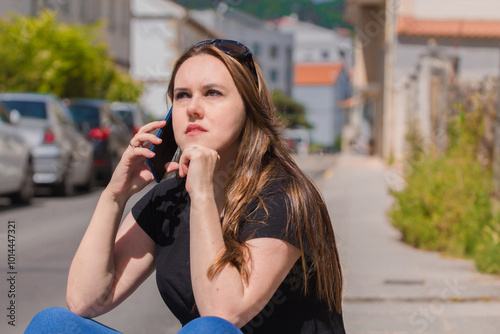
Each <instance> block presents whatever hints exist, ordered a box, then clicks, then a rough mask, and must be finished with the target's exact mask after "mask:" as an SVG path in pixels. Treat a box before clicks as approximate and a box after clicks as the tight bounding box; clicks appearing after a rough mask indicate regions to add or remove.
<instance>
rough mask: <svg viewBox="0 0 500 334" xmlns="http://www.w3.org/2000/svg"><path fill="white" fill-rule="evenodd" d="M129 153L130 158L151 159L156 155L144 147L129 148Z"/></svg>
mask: <svg viewBox="0 0 500 334" xmlns="http://www.w3.org/2000/svg"><path fill="white" fill-rule="evenodd" d="M129 152H130V155H131V157H137V156H143V157H146V158H152V157H154V156H155V155H156V154H155V152H153V151H151V150H150V149H148V148H146V147H141V146H139V147H134V148H131V149H130V151H129Z"/></svg>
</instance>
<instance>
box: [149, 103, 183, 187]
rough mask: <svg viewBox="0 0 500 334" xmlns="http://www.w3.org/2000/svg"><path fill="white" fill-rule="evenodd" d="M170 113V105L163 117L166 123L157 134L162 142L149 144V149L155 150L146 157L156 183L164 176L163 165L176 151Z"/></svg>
mask: <svg viewBox="0 0 500 334" xmlns="http://www.w3.org/2000/svg"><path fill="white" fill-rule="evenodd" d="M171 114H172V107H170V110H169V111H168V114H167V117H166V118H165V121H167V124H166V125H165V126H164V127H163V128H161V129H160V131H159V132H158V134H157V137H158V138H161V140H162V142H161V143H160V144H158V145H154V144H153V145H152V146H151V151H153V152H155V156H154V157H152V158H148V159H146V161H147V163H148V166H149V169H150V170H151V172H152V173H153V176H154V178H155V181H156V182H157V183H160V182H161V180H162V179H163V177H164V176H165V173H166V170H165V165H166V164H167V163H168V162H171V161H172V159H173V158H174V155H175V152H176V151H177V143H176V142H175V138H174V128H173V127H172V117H171Z"/></svg>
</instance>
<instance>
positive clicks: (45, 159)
mask: <svg viewBox="0 0 500 334" xmlns="http://www.w3.org/2000/svg"><path fill="white" fill-rule="evenodd" d="M0 102H2V103H3V105H4V106H6V107H7V108H8V109H9V112H10V113H12V112H14V113H19V114H20V115H21V118H20V121H19V124H18V131H19V133H20V134H21V135H22V137H23V138H24V139H25V140H26V142H27V143H28V145H29V146H30V148H31V154H32V156H33V162H34V176H33V179H34V181H35V183H36V185H37V186H49V187H51V188H52V189H53V191H54V193H55V194H56V195H59V196H67V195H71V194H72V193H73V190H74V187H76V186H78V187H82V188H86V190H90V189H91V188H92V185H93V180H94V170H93V165H92V159H93V155H94V152H93V151H94V150H93V147H92V144H91V143H90V141H89V140H87V138H85V136H83V135H82V134H81V133H80V132H79V131H78V130H77V129H76V126H75V123H74V122H73V118H72V116H71V113H70V112H69V110H68V108H67V107H66V106H65V105H64V104H63V103H62V101H61V100H60V99H59V98H58V97H56V96H54V95H52V94H38V93H2V94H0Z"/></svg>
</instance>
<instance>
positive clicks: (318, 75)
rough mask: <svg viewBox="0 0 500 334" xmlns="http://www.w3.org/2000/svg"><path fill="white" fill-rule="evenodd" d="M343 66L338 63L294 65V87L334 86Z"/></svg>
mask: <svg viewBox="0 0 500 334" xmlns="http://www.w3.org/2000/svg"><path fill="white" fill-rule="evenodd" d="M342 69H343V65H342V64H338V63H318V64H312V63H309V64H304V63H303V64H296V65H295V79H294V83H295V84H296V85H334V84H335V83H337V79H338V77H339V74H340V73H341V72H342Z"/></svg>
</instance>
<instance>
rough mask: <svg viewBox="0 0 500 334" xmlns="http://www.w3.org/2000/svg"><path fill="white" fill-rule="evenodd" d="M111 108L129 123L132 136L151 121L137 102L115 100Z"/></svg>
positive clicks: (128, 126)
mask: <svg viewBox="0 0 500 334" xmlns="http://www.w3.org/2000/svg"><path fill="white" fill-rule="evenodd" d="M111 110H113V112H114V113H115V114H116V115H118V117H120V118H121V120H122V121H123V122H124V123H125V124H126V125H127V128H128V130H129V131H130V133H131V134H132V137H133V136H135V135H136V134H137V132H138V131H139V129H140V128H141V127H142V126H143V125H145V124H147V123H149V120H148V117H147V115H146V113H145V112H144V111H143V110H142V109H141V107H140V106H139V105H138V104H136V103H128V102H113V103H111Z"/></svg>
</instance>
